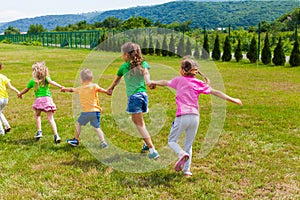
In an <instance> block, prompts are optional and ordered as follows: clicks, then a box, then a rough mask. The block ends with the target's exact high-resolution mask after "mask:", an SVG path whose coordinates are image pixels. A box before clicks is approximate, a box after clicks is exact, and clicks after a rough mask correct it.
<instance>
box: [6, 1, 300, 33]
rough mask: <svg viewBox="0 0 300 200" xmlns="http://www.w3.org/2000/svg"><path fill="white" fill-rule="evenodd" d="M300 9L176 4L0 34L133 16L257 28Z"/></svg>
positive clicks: (51, 21)
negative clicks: (261, 22)
mask: <svg viewBox="0 0 300 200" xmlns="http://www.w3.org/2000/svg"><path fill="white" fill-rule="evenodd" d="M296 7H300V2H299V1H298V0H290V1H277V0H273V1H264V0H261V1H250V0H247V1H205V2H204V1H199V0H198V1H174V2H170V3H165V4H160V5H155V6H138V7H133V8H128V9H120V10H111V11H105V12H93V13H85V14H71V15H49V16H40V17H35V18H26V19H20V20H16V21H12V22H9V23H5V24H2V25H0V32H3V31H4V30H5V29H6V28H7V27H8V26H13V27H16V28H19V29H20V30H21V31H27V30H28V28H29V26H30V25H31V24H42V25H43V26H44V28H46V29H47V30H53V29H55V27H56V26H66V25H69V24H75V23H77V22H79V21H83V20H86V21H87V22H88V23H94V22H97V21H103V20H104V19H106V18H107V17H110V16H114V17H117V18H119V19H122V20H126V19H128V18H129V17H131V16H133V15H134V16H143V17H146V18H149V19H151V20H152V21H153V22H156V21H159V22H160V23H165V24H170V23H172V22H175V21H177V22H179V23H181V22H184V21H187V20H191V21H192V27H203V26H206V27H208V28H216V27H225V26H227V25H228V24H231V26H232V27H233V28H235V27H245V28H247V27H249V26H256V25H257V24H258V22H259V21H263V20H264V21H268V22H272V21H274V20H275V19H277V18H278V17H279V16H281V15H282V14H285V13H288V12H291V11H292V10H293V9H294V8H296Z"/></svg>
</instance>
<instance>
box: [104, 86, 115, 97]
mask: <svg viewBox="0 0 300 200" xmlns="http://www.w3.org/2000/svg"><path fill="white" fill-rule="evenodd" d="M105 93H106V94H107V95H109V96H111V95H112V93H113V89H112V88H108V89H107V90H106V92H105Z"/></svg>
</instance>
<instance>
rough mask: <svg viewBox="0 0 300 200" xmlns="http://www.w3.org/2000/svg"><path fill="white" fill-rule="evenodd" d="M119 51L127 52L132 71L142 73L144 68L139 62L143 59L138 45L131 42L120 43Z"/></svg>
mask: <svg viewBox="0 0 300 200" xmlns="http://www.w3.org/2000/svg"><path fill="white" fill-rule="evenodd" d="M121 51H122V53H123V54H127V56H128V59H129V62H130V69H133V72H134V73H136V72H140V73H141V74H143V73H144V68H143V67H142V66H141V64H142V62H143V61H144V59H143V55H142V51H141V48H140V46H139V45H138V44H135V43H133V42H126V43H125V44H123V45H122V47H121Z"/></svg>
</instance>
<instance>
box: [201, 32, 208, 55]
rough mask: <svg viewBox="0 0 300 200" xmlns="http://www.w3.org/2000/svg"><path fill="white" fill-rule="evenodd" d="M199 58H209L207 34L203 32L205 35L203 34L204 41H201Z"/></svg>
mask: <svg viewBox="0 0 300 200" xmlns="http://www.w3.org/2000/svg"><path fill="white" fill-rule="evenodd" d="M201 58H202V59H204V60H206V59H208V58H209V45H208V36H207V34H205V36H204V42H203V48H202V53H201Z"/></svg>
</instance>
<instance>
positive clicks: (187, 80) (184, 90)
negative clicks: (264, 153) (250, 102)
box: [151, 58, 242, 177]
mask: <svg viewBox="0 0 300 200" xmlns="http://www.w3.org/2000/svg"><path fill="white" fill-rule="evenodd" d="M180 65H181V66H180V74H181V76H179V77H176V78H174V79H173V80H171V81H166V80H160V81H152V82H151V85H161V86H169V87H171V88H174V89H175V90H176V104H177V111H176V118H175V120H174V122H173V124H172V128H171V130H170V135H169V138H168V144H169V146H170V147H171V149H172V150H174V151H175V152H176V153H177V155H178V157H179V160H178V161H177V162H176V164H175V170H176V171H181V170H182V169H183V171H184V174H185V176H187V177H189V176H191V175H192V173H191V171H190V165H191V158H192V144H193V142H194V139H195V136H196V133H197V129H198V125H199V109H198V97H199V95H200V94H201V93H202V94H212V95H215V96H217V97H219V98H222V99H225V100H228V101H231V102H233V103H236V104H238V105H242V102H241V100H239V99H235V98H232V97H230V96H228V95H226V94H224V93H222V92H221V91H218V90H214V89H212V88H211V87H210V86H209V85H208V84H209V79H208V78H207V77H205V76H204V75H203V74H201V73H200V71H199V70H198V64H197V63H196V62H195V61H193V60H191V59H188V58H184V59H183V60H182V61H181V63H180ZM196 74H200V75H201V76H202V77H203V78H204V79H205V82H203V81H201V80H198V79H196V78H195V75H196ZM184 131H185V132H186V137H185V142H184V149H185V150H183V149H182V148H181V147H180V145H179V144H178V143H177V141H178V138H179V137H180V135H181V133H182V132H184Z"/></svg>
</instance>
